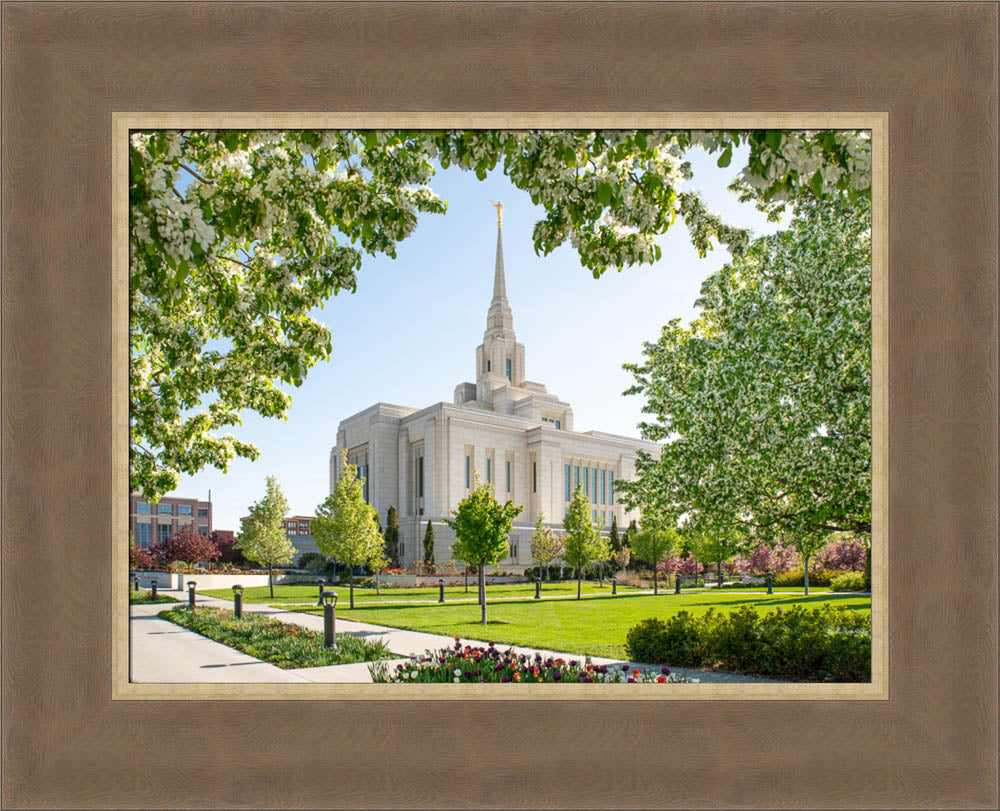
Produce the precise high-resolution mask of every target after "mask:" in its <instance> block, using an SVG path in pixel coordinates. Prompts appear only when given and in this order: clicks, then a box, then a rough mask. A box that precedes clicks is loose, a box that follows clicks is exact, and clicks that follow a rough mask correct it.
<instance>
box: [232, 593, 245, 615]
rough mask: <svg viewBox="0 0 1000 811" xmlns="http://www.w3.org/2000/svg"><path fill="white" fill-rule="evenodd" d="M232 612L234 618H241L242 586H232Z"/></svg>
mask: <svg viewBox="0 0 1000 811" xmlns="http://www.w3.org/2000/svg"><path fill="white" fill-rule="evenodd" d="M233 614H234V615H235V616H236V619H242V618H243V586H240V585H236V586H233Z"/></svg>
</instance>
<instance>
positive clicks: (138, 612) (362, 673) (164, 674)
mask: <svg viewBox="0 0 1000 811" xmlns="http://www.w3.org/2000/svg"><path fill="white" fill-rule="evenodd" d="M172 596H177V597H181V596H182V594H181V592H179V591H178V592H174V593H172ZM183 596H184V597H186V595H183ZM197 603H198V605H205V606H215V607H218V608H229V609H231V608H232V600H220V599H218V598H215V597H206V596H203V595H198V597H197ZM169 607H170V604H169V603H167V604H164V603H160V604H158V605H155V604H150V605H135V606H132V622H131V623H130V625H131V627H132V678H133V680H135V681H143V682H208V681H215V682H219V681H243V682H292V681H294V682H302V681H311V682H370V681H371V676H370V674H369V673H368V665H367V664H363V663H362V664H354V665H331V666H328V667H312V668H302V669H297V670H282V669H281V668H278V667H275V666H274V665H270V664H267V663H265V662H260V661H258V660H257V659H253V658H252V657H250V656H247V655H245V654H242V653H239V652H237V651H235V650H233V649H232V648H229V647H227V646H225V645H222V644H220V643H218V642H213V641H211V640H209V639H206V638H205V637H202V636H200V635H199V634H196V633H194V632H193V631H189V630H187V629H185V628H181V627H180V626H178V625H174V624H173V623H171V622H168V621H166V620H161V619H159V618H158V617H157V616H156V615H157V613H159V612H160V611H163V610H164V609H166V608H169ZM243 610H244V611H247V612H250V611H252V612H254V613H258V614H264V615H266V616H270V617H273V618H274V619H276V620H280V621H281V622H287V623H289V624H293V625H301V626H303V627H305V628H310V629H312V630H314V631H322V630H323V618H322V617H320V616H317V615H314V614H302V613H299V612H297V611H293V610H285V609H282V608H275V607H273V606H270V605H267V604H264V603H250V604H244V607H243ZM337 633H338V634H342V633H350V634H354V635H356V636H365V637H377V638H380V639H382V640H384V641H385V642H386V644H387V646H388V648H389V650H390V651H392V652H393V653H395V654H397V655H399V656H404V657H407V658H409V657H411V656H418V657H419V656H423V655H424V651H426V650H438V649H440V648H449V647H451V646H453V645H454V644H455V640H454V637H449V636H441V635H440V634H428V633H423V632H421V631H406V630H402V629H399V628H387V627H385V626H381V625H371V624H369V623H365V622H355V621H352V620H337ZM462 642H463V644H468V645H472V646H474V647H475V646H485V645H486V644H487V642H485V641H479V640H470V639H464V638H463V640H462ZM498 647H500V648H501V649H503V650H507V649H508V648H513V650H515V651H516V652H517V653H519V654H522V653H523V654H525V655H528V656H534V655H535V653H536V652H537V653H541V654H542V656H543V657H545V658H549V657H552V658H557V657H562V658H563V659H566V660H567V661H569V660H572V659H577V660H583V659H584V658H585V657H584V656H582V655H580V654H577V653H564V652H560V651H549V650H539V649H538V648H530V647H523V646H520V645H506V644H502V645H498ZM590 660H591V662H593V663H594V664H597V665H601V664H605V665H617V666H621V665H623V664H626V662H625V660H623V659H606V658H603V657H599V656H592V657H590ZM398 661H403V660H402V659H397V660H393V661H392V662H391V663H390V665H391V666H392V667H394V666H395V663H396V662H398ZM253 664H256V665H257V667H251V665H253ZM628 664H629V665H630V666H633V667H639V668H642V669H646V670H648V669H655V670H659V667H658V666H657V667H655V668H653V667H652V666H651V665H643V664H637V663H632V662H629V663H628ZM671 670H672V671H673V672H674V673H676V674H677V675H679V676H687V677H691V678H696V679H699V680H701V681H702V682H705V683H708V682H713V683H722V682H737V683H743V682H746V683H749V682H770V681H773V680H772V679H762V678H755V677H752V676H743V675H740V674H734V673H718V672H713V671H704V670H696V669H693V668H671ZM234 674H238V675H234Z"/></svg>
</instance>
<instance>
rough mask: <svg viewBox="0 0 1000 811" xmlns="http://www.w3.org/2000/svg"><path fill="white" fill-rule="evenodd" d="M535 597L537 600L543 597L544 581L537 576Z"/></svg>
mask: <svg viewBox="0 0 1000 811" xmlns="http://www.w3.org/2000/svg"><path fill="white" fill-rule="evenodd" d="M535 599H536V600H541V599H542V581H541V580H539V579H538V578H537V577H536V578H535Z"/></svg>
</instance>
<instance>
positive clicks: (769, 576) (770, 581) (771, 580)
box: [767, 572, 774, 594]
mask: <svg viewBox="0 0 1000 811" xmlns="http://www.w3.org/2000/svg"><path fill="white" fill-rule="evenodd" d="M767 593H768V594H774V576H773V575H772V574H771V573H770V572H768V573H767Z"/></svg>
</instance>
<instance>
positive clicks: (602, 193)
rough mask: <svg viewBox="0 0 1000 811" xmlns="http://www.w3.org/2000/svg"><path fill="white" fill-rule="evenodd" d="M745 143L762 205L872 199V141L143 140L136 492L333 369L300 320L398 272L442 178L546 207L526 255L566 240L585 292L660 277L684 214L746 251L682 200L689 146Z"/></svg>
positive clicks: (609, 134)
mask: <svg viewBox="0 0 1000 811" xmlns="http://www.w3.org/2000/svg"><path fill="white" fill-rule="evenodd" d="M741 144H749V146H750V152H749V155H750V157H749V160H748V164H747V166H746V167H745V168H744V169H743V171H742V173H741V175H740V177H741V179H742V181H741V182H742V183H743V184H744V187H745V188H746V189H750V190H752V192H753V193H754V194H755V195H756V197H757V199H758V201H759V202H760V203H761V205H763V206H765V207H770V208H775V207H780V206H781V205H782V203H783V201H786V200H789V199H794V198H795V197H796V196H799V195H802V194H805V193H811V194H814V195H818V196H820V197H823V198H830V197H834V198H838V199H839V198H846V199H851V200H854V199H858V198H864V197H867V195H868V194H869V189H870V186H871V158H870V152H871V151H870V143H869V139H868V136H867V133H865V132H835V131H815V132H780V131H764V130H760V131H749V132H746V131H711V132H702V131H689V130H680V131H647V130H642V131H628V130H572V131H568V130H551V131H549V130H527V131H503V130H475V131H408V130H396V131H376V130H353V131H352V130H329V131H324V130H291V131H287V132H262V131H236V130H211V131H162V130H160V131H151V132H135V133H133V134H132V135H131V137H130V150H129V181H130V182H129V201H130V221H129V229H130V230H129V236H130V246H129V247H130V259H129V261H130V277H131V305H130V349H131V358H132V364H131V373H130V385H129V417H130V450H131V465H130V485H131V487H132V489H133V490H137V491H140V492H142V493H143V494H144V496H145V497H146V498H147V500H150V501H155V500H157V499H158V498H159V496H160V495H162V494H163V493H166V492H169V491H170V490H172V489H173V488H175V487H176V486H177V484H178V483H179V480H180V475H181V474H182V473H187V474H194V473H196V472H198V471H199V470H201V469H202V468H203V467H205V466H206V465H212V466H215V467H217V468H219V469H221V470H225V469H226V468H227V465H228V463H229V462H230V461H231V460H232V459H233V458H234V457H236V456H240V457H245V458H251V459H252V458H256V456H257V455H258V452H257V450H256V448H254V447H253V446H252V445H250V444H248V443H246V442H242V441H240V440H239V439H237V438H235V437H233V436H232V435H229V434H224V435H220V434H219V433H218V432H219V431H220V430H223V429H226V428H228V427H230V426H233V425H238V424H239V422H240V416H239V415H240V412H241V411H244V410H249V411H254V412H256V413H258V414H261V415H263V416H269V417H281V416H284V415H285V414H286V412H287V410H288V408H289V406H290V403H291V399H290V397H289V396H288V394H287V393H285V392H284V391H283V390H282V389H281V388H280V385H281V384H286V385H288V384H290V385H294V386H298V385H301V383H302V381H303V379H304V377H305V375H306V374H307V372H308V370H309V369H310V368H311V367H312V366H314V365H315V364H316V363H318V362H320V361H323V360H327V359H328V358H329V356H330V332H329V330H328V329H327V327H326V326H324V325H323V324H321V323H319V322H318V321H316V320H315V319H313V318H311V317H310V315H309V312H310V311H311V310H312V309H313V308H314V307H316V306H318V305H320V304H321V303H322V302H324V301H325V300H326V299H327V298H329V297H330V296H331V295H336V294H338V293H340V292H341V291H344V290H347V291H351V292H353V291H354V289H355V288H356V285H357V278H356V273H357V271H358V270H359V269H360V267H361V263H362V258H363V256H364V255H366V254H367V255H374V254H380V253H381V254H387V255H389V256H395V253H396V245H397V243H398V242H399V241H400V240H402V239H405V238H406V237H407V236H408V235H409V234H410V233H411V232H412V231H413V229H414V227H415V226H416V222H417V217H418V215H420V214H422V213H441V212H443V211H444V210H445V208H446V203H445V202H444V201H443V200H441V199H440V198H439V197H438V196H437V195H436V194H435V193H434V191H433V190H432V189H431V188H430V186H429V185H428V183H429V182H430V180H431V179H432V177H433V174H434V171H435V165H436V164H437V165H440V166H442V167H448V166H451V165H456V166H459V167H461V168H462V169H466V170H470V171H474V172H475V173H476V175H477V176H478V177H479V178H480V179H482V178H485V176H486V174H487V172H489V171H490V170H492V169H494V168H496V167H498V166H500V167H502V169H503V171H504V172H505V174H506V175H507V176H508V177H509V178H510V180H511V182H512V183H513V184H514V185H515V186H516V187H517V188H519V189H522V190H524V191H526V192H527V193H528V194H529V195H530V197H531V199H532V201H533V202H534V203H536V204H538V205H540V206H542V207H543V208H544V210H545V217H544V219H542V220H541V221H539V222H538V223H537V224H536V226H535V229H534V245H535V250H536V251H537V252H538V253H540V254H547V253H550V252H551V251H553V250H555V248H557V247H558V246H559V245H562V244H563V243H565V242H567V241H568V242H570V243H571V244H572V245H573V247H574V248H575V249H576V251H577V252H578V254H579V256H580V262H581V264H582V265H583V266H584V267H585V268H587V269H588V270H589V271H590V272H591V273H592V274H593V275H594V276H600V275H601V274H602V273H603V272H604V271H605V270H607V269H608V268H611V267H614V268H617V269H619V270H620V269H622V268H623V267H625V266H628V265H635V264H643V263H646V264H648V263H652V262H654V261H655V260H656V259H658V258H659V257H660V249H659V247H658V246H657V244H656V242H655V240H656V238H657V237H658V236H659V235H661V234H663V233H665V232H666V231H667V229H668V228H670V227H671V225H672V224H673V223H674V222H675V221H676V220H677V219H678V218H680V219H681V220H682V221H683V222H684V223H685V224H686V225H687V227H688V229H689V231H690V233H691V238H692V241H693V243H694V245H695V246H696V247H697V249H698V251H699V252H700V253H701V254H705V253H706V252H707V251H708V250H709V249H710V248H711V246H712V245H713V244H715V243H722V244H725V245H726V246H727V247H728V249H729V250H730V252H731V253H732V254H733V255H736V256H738V255H740V254H742V252H743V251H745V250H746V248H747V247H748V246H749V244H750V239H749V235H748V234H747V232H745V231H744V230H741V229H737V228H732V227H730V226H727V225H726V224H725V223H723V222H722V221H721V219H720V218H719V217H718V216H717V215H714V214H712V213H711V212H709V211H708V210H707V209H706V207H705V206H704V204H703V203H702V201H701V199H700V198H699V196H698V195H697V193H696V192H694V191H692V190H689V189H684V188H683V187H682V184H683V182H684V181H685V180H686V179H688V178H690V176H691V169H690V166H689V164H687V163H686V162H685V161H684V155H685V152H686V150H688V149H690V148H691V147H692V146H701V147H704V148H705V149H708V150H709V151H710V152H713V153H718V155H719V157H718V162H719V164H720V165H727V164H728V163H729V161H731V159H732V155H733V149H734V148H736V147H737V146H739V145H741Z"/></svg>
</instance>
